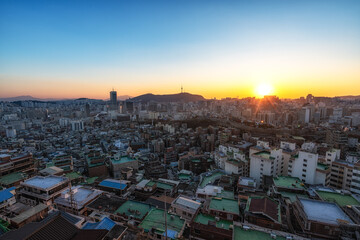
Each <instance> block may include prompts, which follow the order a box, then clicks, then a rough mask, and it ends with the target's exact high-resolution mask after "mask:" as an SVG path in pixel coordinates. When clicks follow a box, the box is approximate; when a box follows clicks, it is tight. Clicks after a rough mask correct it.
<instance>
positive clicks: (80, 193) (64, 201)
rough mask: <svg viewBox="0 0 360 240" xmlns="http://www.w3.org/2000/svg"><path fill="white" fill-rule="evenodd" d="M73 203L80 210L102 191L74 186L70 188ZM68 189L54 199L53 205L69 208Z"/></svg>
mask: <svg viewBox="0 0 360 240" xmlns="http://www.w3.org/2000/svg"><path fill="white" fill-rule="evenodd" d="M72 192H73V199H74V200H73V201H74V202H76V205H77V207H78V208H82V207H83V206H84V205H85V204H86V203H88V202H89V201H92V200H94V199H95V198H96V197H98V196H99V195H100V194H102V191H100V190H97V189H94V190H92V189H88V188H85V187H82V186H76V187H73V188H72ZM69 193H70V189H67V190H65V191H63V192H62V193H61V196H60V197H58V198H56V199H55V203H57V204H61V205H65V206H70V194H69Z"/></svg>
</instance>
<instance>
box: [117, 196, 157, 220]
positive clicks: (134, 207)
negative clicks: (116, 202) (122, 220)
mask: <svg viewBox="0 0 360 240" xmlns="http://www.w3.org/2000/svg"><path fill="white" fill-rule="evenodd" d="M151 209H152V207H151V205H149V204H146V203H142V202H137V201H132V200H128V201H126V202H124V203H123V204H122V205H121V206H120V207H119V208H118V209H117V210H116V211H115V214H117V213H120V214H125V215H127V216H133V217H135V218H138V219H142V218H143V217H145V215H146V214H147V213H148V212H149V211H150V210H151Z"/></svg>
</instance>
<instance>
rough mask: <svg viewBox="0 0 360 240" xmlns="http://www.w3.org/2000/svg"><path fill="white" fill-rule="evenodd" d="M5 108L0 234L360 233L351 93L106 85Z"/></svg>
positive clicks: (358, 119) (355, 110)
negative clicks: (129, 89) (137, 92)
mask: <svg viewBox="0 0 360 240" xmlns="http://www.w3.org/2000/svg"><path fill="white" fill-rule="evenodd" d="M159 99H165V100H166V102H165V101H163V102H160V101H155V100H159ZM0 119H1V122H0V123H1V124H0V126H1V128H0V134H1V140H0V149H1V150H0V185H1V187H2V190H1V192H0V199H1V211H0V219H1V225H0V228H1V236H0V239H85V238H86V239H166V238H169V239H275V238H276V239H310V238H326V239H355V238H357V237H358V236H359V228H360V162H359V160H360V144H359V137H360V131H359V129H358V127H359V125H360V99H359V98H348V97H336V98H326V97H316V96H312V95H311V94H308V95H307V96H305V97H301V98H299V99H293V100H282V99H279V98H277V97H276V96H265V97H264V98H262V99H258V98H244V99H232V98H227V99H222V100H214V99H213V100H206V99H203V98H202V96H199V95H192V94H189V93H184V92H181V93H179V94H173V95H162V96H160V95H142V96H139V97H136V98H131V99H127V100H118V99H117V92H116V91H114V90H113V91H111V92H110V94H109V100H106V101H103V100H93V99H86V98H81V99H74V100H63V101H61V100H59V101H38V100H19V101H13V102H7V101H3V102H1V103H0ZM63 228H66V229H67V230H66V231H63ZM19 236H23V238H21V237H19Z"/></svg>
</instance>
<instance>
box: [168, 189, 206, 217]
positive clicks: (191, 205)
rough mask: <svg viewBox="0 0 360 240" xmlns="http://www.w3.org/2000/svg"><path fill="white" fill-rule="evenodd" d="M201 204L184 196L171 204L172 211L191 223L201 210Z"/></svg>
mask: <svg viewBox="0 0 360 240" xmlns="http://www.w3.org/2000/svg"><path fill="white" fill-rule="evenodd" d="M200 206H201V203H200V202H197V201H194V200H192V199H189V198H187V197H184V196H181V195H180V196H178V197H177V198H176V199H175V200H174V201H173V202H172V204H171V207H170V211H171V212H173V213H175V214H176V215H178V216H180V217H182V218H184V219H185V220H187V221H191V220H192V219H193V218H194V216H195V215H196V214H197V213H198V211H199V210H200Z"/></svg>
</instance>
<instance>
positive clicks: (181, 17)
mask: <svg viewBox="0 0 360 240" xmlns="http://www.w3.org/2000/svg"><path fill="white" fill-rule="evenodd" d="M358 69H360V1H358V0H357V1H355V0H354V1H348V0H343V1H340V0H339V1H331V0H324V1H316V0H312V1H295V0H294V1H290V0H289V1H286V0H283V1H272V0H266V1H256V0H254V1H205V0H204V1H174V0H167V1H76V0H75V1H30V0H27V1H16V0H2V1H0V96H15V95H33V96H39V97H51V96H57V97H59V96H66V97H80V96H84V97H97V98H106V97H107V95H108V90H109V89H111V88H112V87H115V88H116V89H117V90H118V92H119V95H122V94H123V95H125V94H128V95H132V96H134V95H137V94H141V93H146V92H155V93H169V92H176V91H178V90H179V89H180V85H181V84H184V86H185V90H188V91H190V92H194V93H200V94H203V95H205V96H206V97H224V96H228V95H229V96H249V95H252V92H251V91H252V90H251V89H253V88H254V87H256V86H255V85H256V84H261V83H262V82H267V83H270V84H271V85H273V86H274V88H275V89H277V91H276V93H277V94H278V95H280V96H284V97H290V96H294V97H298V96H297V95H303V94H305V92H301V90H300V88H299V87H298V85H301V86H303V85H304V86H303V88H304V91H305V90H308V89H309V88H310V89H313V93H315V94H320V95H330V96H331V95H341V94H356V93H358V94H360V83H359V82H360V78H359V70H358ZM314 81H317V82H315V84H314ZM254 83H255V85H254ZM289 83H290V85H289ZM340 83H341V85H342V87H341V86H340V85H339V84H340ZM344 83H346V84H348V85H353V86H354V84H356V83H357V85H356V86H355V87H353V88H344V86H343V85H344ZM324 84H325V85H326V87H328V90H326V89H327V88H326V87H325V90H326V91H325V90H323V89H324ZM327 85H329V86H327ZM286 89H290V92H291V95H290V96H289V94H288V93H286V92H285V91H286ZM291 89H293V90H291ZM347 89H348V90H347ZM295 90H297V91H295ZM295 95H296V96H295Z"/></svg>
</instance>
